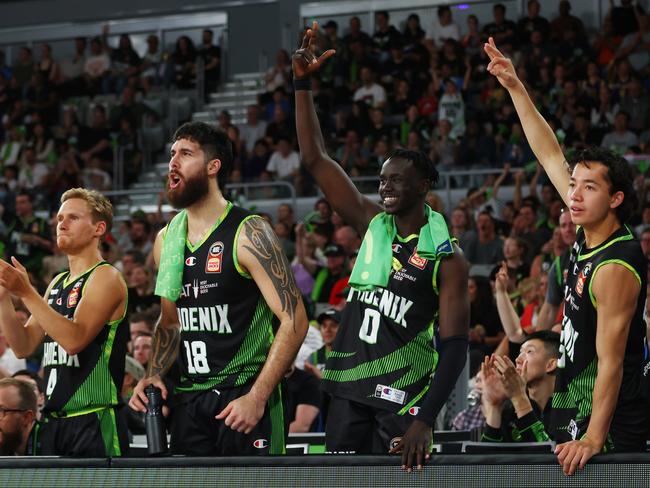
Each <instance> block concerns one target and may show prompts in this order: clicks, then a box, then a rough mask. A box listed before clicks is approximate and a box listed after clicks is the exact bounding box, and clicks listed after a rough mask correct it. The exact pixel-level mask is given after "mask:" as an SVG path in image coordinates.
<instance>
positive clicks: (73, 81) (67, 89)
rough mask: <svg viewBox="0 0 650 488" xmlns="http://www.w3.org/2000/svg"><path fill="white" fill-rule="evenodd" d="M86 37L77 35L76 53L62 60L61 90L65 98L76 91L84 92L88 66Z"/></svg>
mask: <svg viewBox="0 0 650 488" xmlns="http://www.w3.org/2000/svg"><path fill="white" fill-rule="evenodd" d="M86 44H87V43H86V38H85V37H76V38H75V40H74V55H73V56H72V58H70V59H63V60H62V61H61V65H60V66H61V69H60V72H61V82H62V86H61V88H60V89H61V92H62V94H63V96H64V98H67V97H68V96H72V95H74V94H75V93H83V80H82V77H83V74H84V68H85V66H86Z"/></svg>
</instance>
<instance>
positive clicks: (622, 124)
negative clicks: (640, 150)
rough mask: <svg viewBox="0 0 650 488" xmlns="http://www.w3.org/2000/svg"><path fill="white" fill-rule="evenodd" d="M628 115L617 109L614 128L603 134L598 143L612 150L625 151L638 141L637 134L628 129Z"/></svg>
mask: <svg viewBox="0 0 650 488" xmlns="http://www.w3.org/2000/svg"><path fill="white" fill-rule="evenodd" d="M629 120H630V117H629V115H628V114H627V113H625V112H623V111H619V112H618V113H617V114H616V118H615V119H614V130H613V131H611V132H608V133H607V134H605V137H603V140H602V142H601V143H600V145H601V146H602V147H605V148H607V149H612V150H614V151H620V152H623V153H625V152H627V151H628V150H629V149H630V148H631V147H632V146H636V145H637V144H638V143H639V138H638V137H637V135H636V134H635V133H634V132H632V131H630V130H629V129H628V127H627V126H628V121H629Z"/></svg>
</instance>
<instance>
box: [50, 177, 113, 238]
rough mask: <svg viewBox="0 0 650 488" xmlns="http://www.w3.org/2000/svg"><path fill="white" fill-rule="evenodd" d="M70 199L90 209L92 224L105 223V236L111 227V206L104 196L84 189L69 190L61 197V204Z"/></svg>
mask: <svg viewBox="0 0 650 488" xmlns="http://www.w3.org/2000/svg"><path fill="white" fill-rule="evenodd" d="M72 198H79V199H80V200H84V201H85V202H86V204H87V205H88V208H89V209H90V214H91V215H92V219H93V222H94V223H97V222H100V221H101V222H105V223H106V232H104V235H107V234H108V233H109V232H110V231H111V228H112V227H113V205H112V204H111V202H110V201H109V200H108V198H106V197H105V196H104V195H102V194H101V193H99V192H98V191H95V190H88V189H86V188H71V189H70V190H68V191H66V192H65V193H64V194H63V195H61V203H63V202H65V201H67V200H70V199H72Z"/></svg>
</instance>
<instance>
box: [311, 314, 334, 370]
mask: <svg viewBox="0 0 650 488" xmlns="http://www.w3.org/2000/svg"><path fill="white" fill-rule="evenodd" d="M317 321H318V326H319V330H320V334H321V337H322V338H323V347H321V348H320V349H318V350H316V351H314V352H313V353H312V354H310V355H309V358H308V359H307V361H305V371H307V372H308V373H311V374H313V375H314V376H315V377H316V378H318V379H321V378H322V377H323V375H322V373H323V370H324V369H325V361H326V359H327V356H328V355H329V353H330V352H331V351H332V344H334V339H336V334H337V333H338V330H339V325H340V324H341V313H340V312H339V311H338V310H335V309H333V308H330V309H328V310H325V311H324V312H322V313H321V314H320V315H319V316H318V318H317Z"/></svg>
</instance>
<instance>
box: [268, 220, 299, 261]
mask: <svg viewBox="0 0 650 488" xmlns="http://www.w3.org/2000/svg"><path fill="white" fill-rule="evenodd" d="M273 230H274V231H275V235H276V236H278V241H280V246H282V250H283V251H284V254H285V255H286V256H287V259H288V260H289V261H291V260H292V259H293V257H294V256H295V255H296V245H295V244H294V243H293V241H292V240H291V227H289V226H288V225H287V224H286V223H285V222H276V223H275V224H273Z"/></svg>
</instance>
